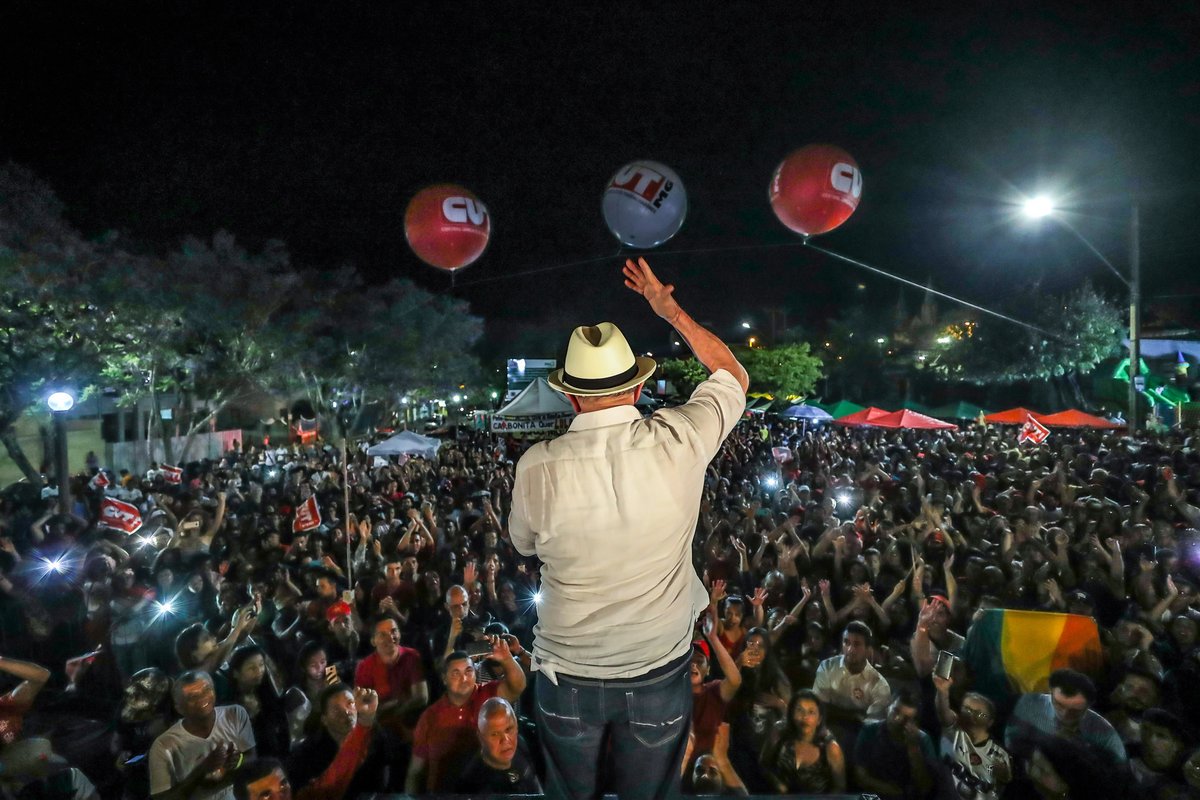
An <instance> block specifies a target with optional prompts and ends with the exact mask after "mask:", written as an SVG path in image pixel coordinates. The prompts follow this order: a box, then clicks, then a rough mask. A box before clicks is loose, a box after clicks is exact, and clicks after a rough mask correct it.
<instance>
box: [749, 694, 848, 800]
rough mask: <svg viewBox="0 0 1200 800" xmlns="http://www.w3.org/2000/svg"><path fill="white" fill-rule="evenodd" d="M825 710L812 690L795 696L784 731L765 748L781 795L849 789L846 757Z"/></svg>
mask: <svg viewBox="0 0 1200 800" xmlns="http://www.w3.org/2000/svg"><path fill="white" fill-rule="evenodd" d="M824 716H825V714H824V709H823V708H822V706H821V701H820V700H818V699H817V695H816V694H815V693H814V692H813V691H812V690H811V689H801V690H799V691H798V692H796V693H795V694H794V695H792V700H791V702H790V703H789V704H788V710H787V717H786V718H785V719H784V720H783V721H782V730H781V731H780V732H779V733H778V735H777V738H776V739H775V740H774V741H771V742H768V745H767V747H766V748H764V750H763V756H762V766H763V771H764V772H765V773H766V775H767V776H768V778H769V779H770V780H771V783H772V784H773V786H774V788H775V790H776V791H777V792H778V793H779V794H827V793H834V794H838V793H841V792H844V791H846V759H845V757H844V756H843V755H842V748H841V747H840V746H839V745H838V743H837V741H836V740H834V738H833V737H832V736H830V735H829V732H828V731H827V730H825V724H824V722H825V720H824Z"/></svg>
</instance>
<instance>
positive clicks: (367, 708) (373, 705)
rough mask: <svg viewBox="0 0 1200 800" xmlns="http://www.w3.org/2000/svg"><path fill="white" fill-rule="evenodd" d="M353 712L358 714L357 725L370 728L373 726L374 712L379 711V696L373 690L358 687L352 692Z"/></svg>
mask: <svg viewBox="0 0 1200 800" xmlns="http://www.w3.org/2000/svg"><path fill="white" fill-rule="evenodd" d="M354 710H355V711H357V712H358V724H359V725H361V726H363V727H364V728H369V727H371V726H372V725H374V724H375V712H377V711H378V710H379V695H378V694H377V693H376V692H375V690H374V689H364V688H362V687H361V686H360V687H358V688H357V689H355V690H354Z"/></svg>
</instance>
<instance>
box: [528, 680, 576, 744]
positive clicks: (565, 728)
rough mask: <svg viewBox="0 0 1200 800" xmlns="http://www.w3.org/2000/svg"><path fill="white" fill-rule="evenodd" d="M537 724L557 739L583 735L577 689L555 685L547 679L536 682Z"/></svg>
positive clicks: (574, 737)
mask: <svg viewBox="0 0 1200 800" xmlns="http://www.w3.org/2000/svg"><path fill="white" fill-rule="evenodd" d="M537 710H538V717H539V718H540V719H539V720H538V724H539V725H541V727H542V728H543V729H544V730H546V731H549V732H550V733H551V734H552V735H553V736H555V737H557V738H559V739H577V738H579V737H580V736H582V735H583V723H582V722H581V721H580V719H579V690H578V689H576V688H573V687H569V686H555V685H554V684H552V683H551V682H550V681H549V679H546V678H541V679H539V680H538V682H537Z"/></svg>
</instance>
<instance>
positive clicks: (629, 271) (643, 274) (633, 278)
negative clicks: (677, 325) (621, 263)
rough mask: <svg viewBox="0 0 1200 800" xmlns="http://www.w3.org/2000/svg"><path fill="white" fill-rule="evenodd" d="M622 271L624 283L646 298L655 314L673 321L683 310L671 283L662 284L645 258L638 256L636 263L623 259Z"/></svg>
mask: <svg viewBox="0 0 1200 800" xmlns="http://www.w3.org/2000/svg"><path fill="white" fill-rule="evenodd" d="M624 272H625V285H626V286H628V287H629V288H630V289H632V290H633V291H635V292H637V293H638V294H640V295H641V296H642V297H644V298H646V302H647V303H649V304H650V309H651V310H652V311H653V312H654V313H655V314H657V315H658V316H660V317H662V318H663V319H665V320H666V321H667V322H674V321H675V318H676V317H678V316H679V314H680V313H681V312H682V310H683V309H681V308H680V307H679V303H677V302H676V301H675V298H674V296H673V294H672V293H673V292H674V291H675V287H674V286H673V285H671V284H666V285H664V284H663V282H662V281H660V280H659V279H658V277H657V276H656V275H655V274H654V271H653V270H651V269H650V265H649V264H647V263H646V259H644V258H639V259H638V260H637V263H636V264H635V263H634V262H633V259H629V258H627V259H625V269H624Z"/></svg>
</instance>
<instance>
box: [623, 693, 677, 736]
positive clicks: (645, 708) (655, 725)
mask: <svg viewBox="0 0 1200 800" xmlns="http://www.w3.org/2000/svg"><path fill="white" fill-rule="evenodd" d="M674 684H675V682H671V687H670V688H669V689H668V688H666V687H662V686H660V687H657V688H656V689H655V690H654V691H653V692H650V693H645V694H643V693H641V692H626V693H625V704H626V707H627V708H628V711H629V729H630V732H631V733H632V734H633V738H635V739H637V740H638V741H639V742H641V743H642V745H644V746H645V747H658V746H659V745H661V744H663V743H664V742H668V741H670V740H671V739H673V738H674V737H675V736H676V735H677V734H678V733H679V732H680V730H682V728H683V725H684V721H685V718H686V716H687V709H686V707H685V705H686V703H689V702H691V700H692V697H691V694H690V693H685V692H684V691H681V690H680V689H679V688H678V687H676V686H675V685H674Z"/></svg>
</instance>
